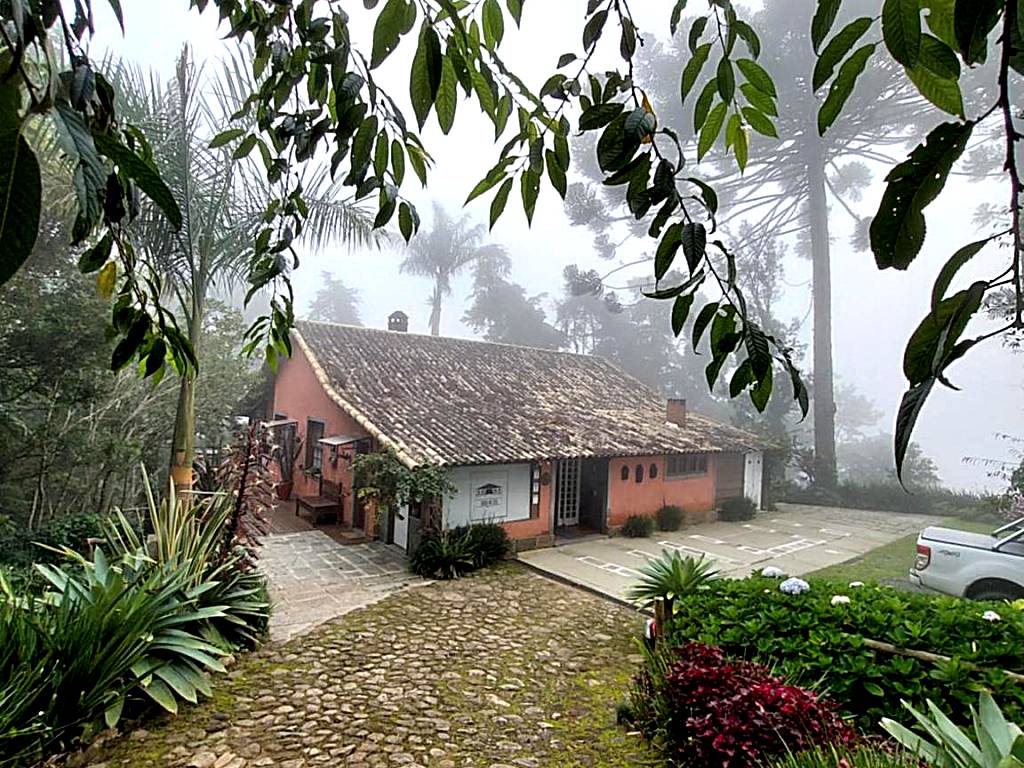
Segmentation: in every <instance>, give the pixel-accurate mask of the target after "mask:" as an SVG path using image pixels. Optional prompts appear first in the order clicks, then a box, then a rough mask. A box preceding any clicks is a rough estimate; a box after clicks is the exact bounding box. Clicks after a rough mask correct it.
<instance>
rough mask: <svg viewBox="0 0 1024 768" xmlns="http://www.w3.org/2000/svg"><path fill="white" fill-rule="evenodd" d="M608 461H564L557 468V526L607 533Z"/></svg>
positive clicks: (559, 462)
mask: <svg viewBox="0 0 1024 768" xmlns="http://www.w3.org/2000/svg"><path fill="white" fill-rule="evenodd" d="M607 505H608V459H562V460H560V461H558V462H557V464H556V466H555V526H556V527H557V528H576V527H580V528H586V529H589V530H593V531H603V530H604V529H605V520H606V517H607Z"/></svg>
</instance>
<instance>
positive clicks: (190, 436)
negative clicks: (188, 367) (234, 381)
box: [171, 301, 203, 490]
mask: <svg viewBox="0 0 1024 768" xmlns="http://www.w3.org/2000/svg"><path fill="white" fill-rule="evenodd" d="M202 328H203V304H202V302H201V301H195V302H194V303H193V306H192V317H191V319H190V322H189V333H188V336H189V339H188V340H189V343H191V344H192V352H193V354H195V355H196V358H197V359H198V357H199V338H200V336H201V335H202ZM195 458H196V372H195V371H190V372H188V373H185V374H184V375H182V377H181V383H180V385H179V387H178V407H177V410H176V411H175V413H174V436H173V437H172V439H171V479H172V480H173V482H174V486H175V488H177V489H179V490H181V489H184V490H190V489H191V488H192V464H193V462H194V461H195Z"/></svg>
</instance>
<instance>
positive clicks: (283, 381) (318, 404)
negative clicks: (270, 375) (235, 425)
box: [274, 346, 372, 524]
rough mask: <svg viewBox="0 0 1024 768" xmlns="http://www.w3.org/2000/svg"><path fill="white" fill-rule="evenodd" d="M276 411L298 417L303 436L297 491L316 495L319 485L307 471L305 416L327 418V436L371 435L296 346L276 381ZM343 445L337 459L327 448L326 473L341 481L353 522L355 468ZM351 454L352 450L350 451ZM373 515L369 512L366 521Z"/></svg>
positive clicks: (345, 511)
mask: <svg viewBox="0 0 1024 768" xmlns="http://www.w3.org/2000/svg"><path fill="white" fill-rule="evenodd" d="M274 413H276V414H281V415H283V416H287V417H288V418H289V419H295V420H296V421H297V422H298V427H297V428H298V434H299V436H300V437H301V438H302V439H303V445H302V453H301V454H300V455H299V459H298V461H297V462H296V469H295V490H294V495H298V496H315V495H316V494H317V493H318V492H319V489H320V481H319V480H318V478H317V477H315V476H312V475H308V474H306V472H304V471H303V470H304V467H305V462H306V420H307V419H319V420H321V421H323V422H324V437H330V436H331V435H351V436H352V437H368V435H367V434H366V432H365V430H363V428H362V427H360V426H359V425H358V424H357V423H356V422H355V420H354V419H352V417H351V416H349V415H348V414H346V413H345V412H344V411H342V410H341V408H340V407H339V406H338V405H337V403H335V402H334V401H333V400H331V399H330V398H329V397H328V396H327V393H326V392H325V391H324V388H323V387H322V386H321V385H320V382H319V381H318V380H317V378H316V375H315V374H314V373H313V368H312V366H311V365H310V364H309V360H308V359H307V358H306V355H305V353H304V352H303V351H302V350H301V349H300V348H298V347H297V346H296V347H295V350H294V353H293V354H292V356H291V357H290V358H288V359H286V360H284V361H282V362H281V366H280V368H279V369H278V372H277V379H276V382H275V385H274ZM346 456H347V455H346V452H345V450H344V449H341V450H339V452H338V461H337V463H336V464H334V465H332V463H331V452H330V449H329V448H326V447H325V448H324V461H323V473H324V477H325V478H327V479H329V480H333V481H334V482H336V483H338V484H339V485H340V486H341V488H342V492H343V494H344V502H343V520H344V522H345V523H349V524H351V522H352V504H353V498H352V471H351V469H350V468H349V461H348V460H347V458H346ZM348 456H349V457H350V454H349V455H348ZM371 519H372V515H370V514H369V513H368V514H367V522H368V523H369V522H370V520H371Z"/></svg>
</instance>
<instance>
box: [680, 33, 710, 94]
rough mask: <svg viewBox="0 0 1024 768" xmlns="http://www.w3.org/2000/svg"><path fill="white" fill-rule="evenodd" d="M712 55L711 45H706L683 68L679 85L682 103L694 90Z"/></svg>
mask: <svg viewBox="0 0 1024 768" xmlns="http://www.w3.org/2000/svg"><path fill="white" fill-rule="evenodd" d="M710 53H711V43H704V44H703V45H701V46H700V47H699V48H698V49H697V50H696V51H695V52H694V54H693V56H691V57H690V60H689V61H688V62H686V66H685V67H684V68H683V77H682V80H681V82H680V84H679V96H680V101H686V97H687V96H688V95H689V93H690V91H691V90H693V86H694V85H695V84H696V82H697V78H698V77H699V76H700V73H701V70H703V69H704V65H705V64H706V63H707V60H708V56H709V55H710Z"/></svg>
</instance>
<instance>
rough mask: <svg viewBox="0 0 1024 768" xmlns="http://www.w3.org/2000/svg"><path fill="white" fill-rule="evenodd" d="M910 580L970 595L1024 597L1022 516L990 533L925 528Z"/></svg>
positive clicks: (937, 588) (959, 595)
mask: <svg viewBox="0 0 1024 768" xmlns="http://www.w3.org/2000/svg"><path fill="white" fill-rule="evenodd" d="M910 581H911V582H912V583H914V584H916V585H918V586H920V587H924V588H925V589H928V590H934V591H935V592H943V593H945V594H947V595H955V596H957V597H966V598H970V599H972V600H1016V599H1018V598H1022V597H1024V517H1022V518H1021V519H1020V520H1016V521H1014V522H1012V523H1009V524H1007V525H1004V526H1003V527H1002V528H999V529H997V530H995V531H994V532H992V533H991V534H985V533H970V532H969V531H958V530H955V529H952V528H938V527H930V528H925V529H924V530H923V531H922V532H921V535H920V536H918V538H917V562H916V563H914V567H913V568H912V569H911V571H910Z"/></svg>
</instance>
